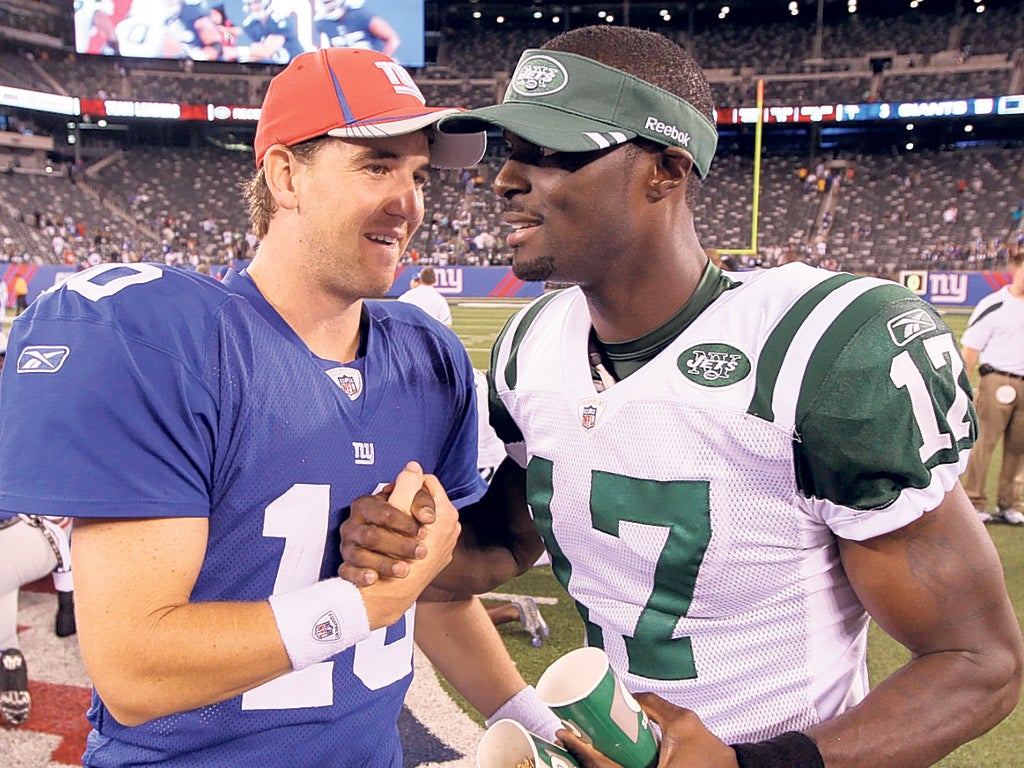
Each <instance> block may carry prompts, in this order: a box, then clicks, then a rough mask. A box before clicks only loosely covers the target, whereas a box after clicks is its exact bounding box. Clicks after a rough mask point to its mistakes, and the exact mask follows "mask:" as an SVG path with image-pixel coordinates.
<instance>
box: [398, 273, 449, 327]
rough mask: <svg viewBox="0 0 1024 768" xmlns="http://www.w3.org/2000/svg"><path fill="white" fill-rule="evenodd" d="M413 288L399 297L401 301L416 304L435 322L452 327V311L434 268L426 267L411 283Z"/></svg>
mask: <svg viewBox="0 0 1024 768" xmlns="http://www.w3.org/2000/svg"><path fill="white" fill-rule="evenodd" d="M410 285H411V286H412V287H410V288H409V290H407V291H406V292H405V293H403V294H402V295H401V296H399V297H398V300H399V301H404V302H407V303H409V304H415V305H416V306H417V307H419V308H420V309H422V310H423V311H424V312H426V313H427V314H428V315H430V316H431V317H432V318H434V319H435V320H438V321H439V322H441V323H443V324H444V325H445V326H447V327H448V328H451V327H452V310H451V307H449V306H448V301H447V299H445V297H444V296H442V295H441V294H440V293H439V292H438V290H437V288H436V287H435V286H436V285H437V273H436V272H434V268H433V267H424V268H423V269H422V270H420V273H419V274H418V275H417V276H416V277H414V278H413V279H412V281H411V283H410Z"/></svg>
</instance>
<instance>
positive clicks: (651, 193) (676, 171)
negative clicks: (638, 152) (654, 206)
mask: <svg viewBox="0 0 1024 768" xmlns="http://www.w3.org/2000/svg"><path fill="white" fill-rule="evenodd" d="M652 159H653V160H654V172H653V173H652V174H651V177H650V179H649V181H648V184H647V197H648V199H649V200H651V201H652V202H654V201H657V200H661V199H663V198H665V197H667V196H668V195H669V194H671V193H672V192H673V191H674V190H676V189H685V187H686V179H687V178H688V177H689V175H690V172H691V171H692V170H693V158H692V157H690V153H689V152H687V151H686V150H685V149H683V148H682V147H662V148H661V151H660V152H657V153H656V154H654V155H653V158H652Z"/></svg>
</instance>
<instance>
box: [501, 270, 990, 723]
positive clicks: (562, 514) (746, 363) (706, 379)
mask: <svg viewBox="0 0 1024 768" xmlns="http://www.w3.org/2000/svg"><path fill="white" fill-rule="evenodd" d="M730 277H731V276H730ZM735 281H736V283H737V284H736V285H733V286H732V287H731V288H730V289H729V290H726V291H725V292H724V293H722V294H721V295H720V296H718V298H715V299H714V300H713V301H712V300H711V297H701V296H695V298H694V299H693V300H691V301H693V302H698V304H699V302H701V301H704V302H710V303H708V304H707V306H705V307H704V308H703V309H702V310H701V311H700V313H699V314H698V315H697V316H696V318H695V319H694V320H693V321H692V322H691V324H690V325H689V326H688V327H686V328H685V329H684V330H683V331H682V333H681V334H680V335H679V336H678V337H677V338H676V339H675V340H674V341H673V342H672V343H671V344H670V345H669V346H668V347H667V348H666V349H664V350H663V351H662V352H661V353H660V354H659V355H658V356H657V357H655V358H654V359H653V360H651V361H650V362H648V363H647V364H646V365H644V366H643V367H642V368H641V369H640V370H638V371H636V372H635V373H633V374H632V375H631V376H629V377H627V378H626V379H624V380H622V381H619V382H617V383H615V384H614V385H613V386H611V387H610V388H609V389H607V390H605V391H603V392H600V393H598V392H597V390H596V389H595V387H594V385H593V383H592V379H591V370H590V365H589V363H588V357H587V339H588V334H589V332H590V329H591V321H590V316H589V313H588V310H587V305H586V301H585V299H584V297H583V294H582V293H581V292H580V290H579V289H577V288H572V289H568V290H565V291H561V292H557V293H553V294H548V295H546V296H544V297H542V298H540V299H538V300H537V301H536V302H534V303H533V304H532V305H531V306H530V307H528V308H525V309H524V310H522V311H520V312H519V313H518V314H517V315H515V316H514V317H513V318H512V319H511V320H510V321H509V324H508V325H507V326H506V328H505V330H504V331H503V332H502V335H501V336H500V337H499V339H498V341H497V343H496V345H495V349H494V353H493V357H492V364H491V374H490V375H491V378H492V382H491V384H492V392H491V408H492V421H494V423H495V426H496V427H497V429H498V432H499V434H500V435H501V436H502V439H503V440H504V441H505V442H506V443H507V444H509V452H510V454H511V455H513V456H514V457H516V458H517V460H518V461H520V463H521V464H522V465H523V466H526V467H527V468H528V472H527V477H528V481H527V482H528V498H529V502H530V508H531V512H532V514H533V517H534V521H535V523H536V525H537V527H538V529H539V530H540V531H541V533H542V535H543V537H544V540H545V544H546V546H547V549H548V551H549V552H550V553H551V556H552V564H553V568H554V571H555V574H556V575H557V576H558V578H559V579H560V581H561V582H562V583H563V584H564V585H565V586H566V588H567V589H568V590H569V592H570V594H571V595H572V596H573V598H574V599H575V600H576V601H577V605H578V608H579V610H580V613H581V615H582V617H583V619H584V621H585V624H586V630H587V642H588V644H590V645H599V646H603V647H604V648H605V649H606V651H607V652H608V654H609V656H610V658H611V660H612V663H613V665H614V667H615V668H616V669H617V670H618V671H619V672H620V673H621V674H622V676H623V678H624V680H625V682H626V685H627V687H628V688H629V689H630V690H633V691H654V692H655V693H658V694H660V695H662V696H664V697H665V698H667V699H669V700H670V701H673V702H675V703H676V704H678V705H681V706H684V707H687V708H690V709H693V710H695V711H696V712H697V714H698V715H699V716H700V717H701V718H702V719H703V720H704V722H705V723H706V724H707V725H708V727H709V728H710V729H711V730H712V731H713V732H714V733H715V734H716V735H718V736H719V737H720V738H722V739H723V740H725V741H727V742H738V741H745V740H759V739H763V738H768V737H771V736H774V735H777V734H779V733H782V732H784V731H787V730H793V729H803V728H806V727H807V726H810V725H812V724H814V723H817V722H819V721H822V720H826V719H828V718H831V717H833V716H834V715H836V714H837V713H839V712H842V711H843V710H845V709H847V708H849V707H850V706H852V705H853V704H855V703H856V702H857V701H859V700H860V699H861V698H863V696H864V695H865V693H866V692H867V685H868V680H867V673H866V664H865V650H866V641H867V624H868V619H867V616H866V614H865V611H864V609H863V607H862V606H861V604H860V603H859V602H858V600H857V597H856V595H855V594H854V593H853V590H852V589H851V587H850V585H849V583H848V582H847V580H846V577H845V575H844V572H843V568H842V565H841V562H840V559H839V554H838V549H837V544H836V537H837V536H838V537H844V538H849V539H854V540H863V539H866V538H869V537H872V536H876V535H879V534H883V533H886V532H889V531H892V530H894V529H897V528H900V527H901V526H904V525H906V524H908V523H909V522H911V521H913V520H915V519H917V518H919V517H920V516H921V515H922V514H924V513H925V512H926V511H927V510H930V509H933V508H935V507H936V506H937V505H938V504H939V503H940V501H941V500H942V498H943V496H944V494H945V493H946V492H947V491H948V490H949V489H951V488H952V487H953V486H954V484H955V483H956V481H957V478H958V476H959V474H960V473H961V472H962V471H963V469H964V467H965V466H966V459H967V453H968V450H969V447H970V445H971V444H972V442H973V438H974V435H975V431H976V426H975V415H974V411H973V408H972V406H971V394H970V384H969V382H968V379H967V376H966V375H965V372H964V369H963V362H962V359H961V357H960V355H959V352H958V348H957V344H956V340H955V339H954V337H953V334H952V332H951V331H950V330H949V328H948V327H947V326H945V325H944V324H943V323H942V321H941V320H940V319H939V318H938V316H937V315H936V314H935V313H934V311H933V310H932V309H931V308H930V307H929V306H928V305H927V304H925V303H924V302H922V301H920V300H919V299H918V298H916V297H914V296H913V295H911V294H910V293H909V292H908V291H906V290H904V289H903V288H902V287H901V286H899V285H897V284H895V283H891V282H887V281H883V280H876V279H870V278H856V277H854V276H852V275H845V274H836V273H832V272H826V271H824V270H816V269H812V268H810V267H807V266H804V265H799V264H794V265H791V266H787V267H782V268H778V269H772V270H767V271H763V272H759V273H749V274H744V275H738V276H736V278H735Z"/></svg>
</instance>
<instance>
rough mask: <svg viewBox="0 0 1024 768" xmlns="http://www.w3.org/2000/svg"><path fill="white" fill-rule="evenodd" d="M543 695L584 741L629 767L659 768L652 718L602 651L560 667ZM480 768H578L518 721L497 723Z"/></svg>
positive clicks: (480, 753)
mask: <svg viewBox="0 0 1024 768" xmlns="http://www.w3.org/2000/svg"><path fill="white" fill-rule="evenodd" d="M537 696H538V697H539V698H540V700H541V701H542V702H543V703H544V704H547V705H548V706H549V707H551V709H552V710H554V712H555V714H556V715H558V717H559V718H561V720H562V722H563V723H565V726H566V728H568V729H570V730H572V731H573V732H574V733H575V734H576V735H577V736H579V737H580V738H582V739H583V740H584V741H586V742H588V743H590V744H593V746H594V748H595V749H597V750H598V751H599V752H601V753H603V754H604V755H607V756H608V757H609V758H611V759H612V760H614V761H616V762H617V763H619V764H620V765H622V766H624V768H653V766H655V765H656V764H657V762H658V743H657V740H656V739H655V736H654V732H653V731H652V729H651V724H650V721H649V720H648V718H647V715H646V714H645V713H644V711H643V710H642V709H641V708H640V705H639V704H637V702H636V699H634V698H633V696H632V695H630V693H629V691H627V690H626V689H625V687H624V686H623V685H622V682H621V681H620V680H619V678H618V676H617V675H616V674H615V671H614V670H613V669H612V668H611V665H610V664H609V663H608V656H607V654H605V652H604V651H603V650H602V649H600V648H579V649H577V650H575V651H572V652H571V653H568V654H566V655H565V656H563V657H562V658H560V659H558V660H557V661H556V662H554V663H553V664H552V665H551V666H550V667H548V668H547V670H546V671H545V672H544V674H543V675H541V677H540V680H538V681H537ZM477 765H479V767H480V768H574V766H578V763H577V762H576V761H575V760H573V758H572V756H571V755H570V754H569V753H568V752H566V751H565V750H564V749H561V748H560V747H558V746H557V745H555V744H551V743H549V742H547V741H545V740H544V739H541V738H540V737H539V736H535V735H533V734H531V733H530V732H529V731H527V730H526V729H525V728H523V726H521V725H520V724H519V723H516V722H514V721H512V720H501V721H499V722H497V723H495V724H494V725H493V726H492V727H491V728H490V729H488V731H487V733H485V734H484V738H483V740H482V741H481V742H480V747H479V749H478V750H477Z"/></svg>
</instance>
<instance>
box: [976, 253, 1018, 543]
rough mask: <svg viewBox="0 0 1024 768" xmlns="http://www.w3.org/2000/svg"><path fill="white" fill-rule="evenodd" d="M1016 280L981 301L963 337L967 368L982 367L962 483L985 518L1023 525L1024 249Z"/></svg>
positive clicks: (1014, 267)
mask: <svg viewBox="0 0 1024 768" xmlns="http://www.w3.org/2000/svg"><path fill="white" fill-rule="evenodd" d="M1010 268H1011V270H1012V279H1011V281H1010V283H1009V284H1008V285H1004V286H1003V287H1002V288H1000V289H999V290H998V291H994V292H993V293H990V294H989V295H988V296H986V297H985V298H983V299H982V300H981V301H980V302H978V306H976V307H975V308H974V312H972V313H971V319H970V320H969V321H968V322H967V330H965V331H964V334H963V337H962V338H961V339H960V342H961V344H962V346H963V355H964V362H965V364H966V365H967V372H968V373H971V372H973V371H974V367H975V366H977V367H978V374H979V380H978V391H977V392H976V393H975V397H974V405H975V407H976V408H977V410H978V440H977V442H976V443H975V444H974V449H973V451H972V452H971V457H970V459H969V460H968V463H967V473H966V474H965V475H964V481H963V482H964V488H965V489H966V490H967V495H968V496H970V498H971V501H972V502H974V508H975V509H976V510H978V516H979V517H980V518H981V519H982V520H984V521H985V522H994V521H999V522H1004V523H1010V524H1011V525H1024V511H1022V510H1021V507H1022V500H1021V496H1022V491H1024V344H1021V335H1022V334H1024V253H1018V254H1017V255H1016V257H1015V258H1013V259H1011V261H1010ZM1000 440H1002V441H1003V460H1002V465H1001V466H1000V469H999V485H998V490H997V492H996V509H995V512H994V513H990V512H989V511H988V510H987V508H986V507H987V505H988V495H987V494H986V492H985V479H986V478H987V477H988V468H989V465H990V464H991V463H992V453H993V452H994V451H995V448H996V445H998V443H999V441H1000Z"/></svg>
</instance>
